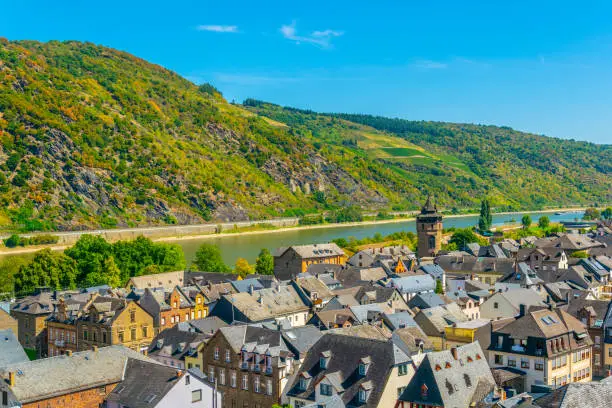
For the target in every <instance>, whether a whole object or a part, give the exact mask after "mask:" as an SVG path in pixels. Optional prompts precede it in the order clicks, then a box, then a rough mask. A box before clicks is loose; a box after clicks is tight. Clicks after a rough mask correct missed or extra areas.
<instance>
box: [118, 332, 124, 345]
mask: <svg viewBox="0 0 612 408" xmlns="http://www.w3.org/2000/svg"><path fill="white" fill-rule="evenodd" d="M118 337H119V343H123V337H124V336H123V332H122V331H120V332H119V333H118Z"/></svg>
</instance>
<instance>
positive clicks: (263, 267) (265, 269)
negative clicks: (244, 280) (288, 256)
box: [255, 248, 274, 275]
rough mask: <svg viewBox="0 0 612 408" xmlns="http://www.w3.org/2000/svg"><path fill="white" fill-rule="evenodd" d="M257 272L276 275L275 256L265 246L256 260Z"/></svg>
mask: <svg viewBox="0 0 612 408" xmlns="http://www.w3.org/2000/svg"><path fill="white" fill-rule="evenodd" d="M255 272H256V273H258V274H260V275H274V257H273V256H272V254H271V253H270V251H268V249H267V248H263V249H262V250H261V252H260V253H259V256H258V257H257V260H256V261H255Z"/></svg>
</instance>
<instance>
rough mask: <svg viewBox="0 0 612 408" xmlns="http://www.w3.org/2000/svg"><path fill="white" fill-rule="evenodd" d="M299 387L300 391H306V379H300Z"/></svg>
mask: <svg viewBox="0 0 612 408" xmlns="http://www.w3.org/2000/svg"><path fill="white" fill-rule="evenodd" d="M299 387H300V390H302V391H304V390H306V379H305V378H304V377H300V383H299Z"/></svg>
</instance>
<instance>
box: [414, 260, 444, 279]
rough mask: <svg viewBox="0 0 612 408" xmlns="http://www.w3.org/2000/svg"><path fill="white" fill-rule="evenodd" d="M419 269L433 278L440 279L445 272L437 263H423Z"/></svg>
mask: <svg viewBox="0 0 612 408" xmlns="http://www.w3.org/2000/svg"><path fill="white" fill-rule="evenodd" d="M419 269H420V270H422V271H423V272H425V273H426V274H428V275H431V276H433V278H434V279H440V280H441V279H442V276H443V275H444V274H445V273H446V272H444V269H442V267H441V266H440V265H438V264H424V265H421V266H420V267H419Z"/></svg>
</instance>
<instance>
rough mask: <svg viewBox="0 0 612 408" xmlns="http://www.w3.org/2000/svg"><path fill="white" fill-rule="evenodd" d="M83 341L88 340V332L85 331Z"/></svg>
mask: <svg viewBox="0 0 612 408" xmlns="http://www.w3.org/2000/svg"><path fill="white" fill-rule="evenodd" d="M83 340H87V330H83Z"/></svg>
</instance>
